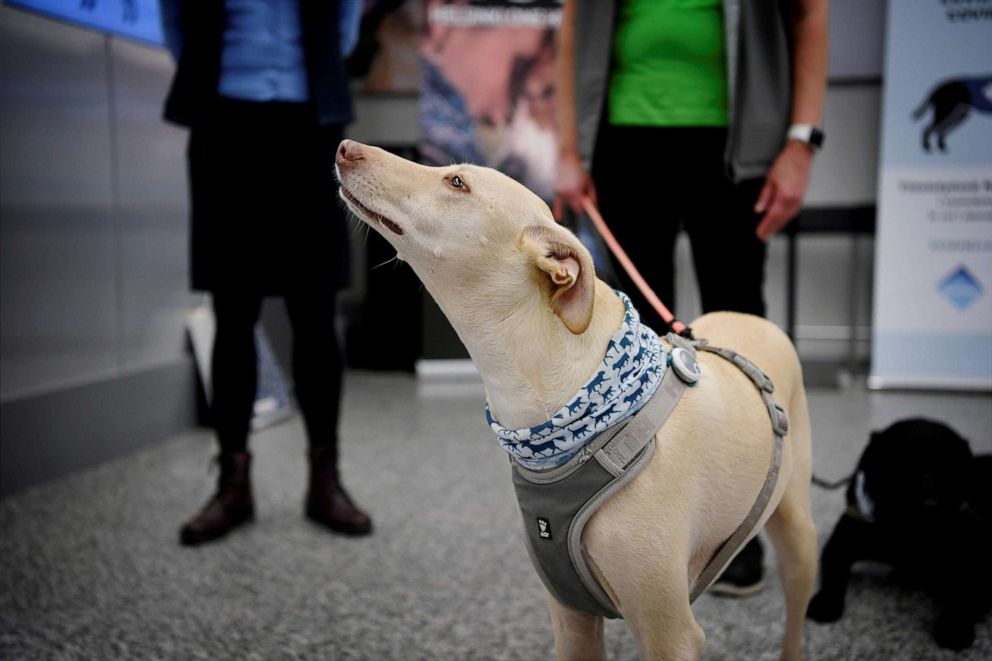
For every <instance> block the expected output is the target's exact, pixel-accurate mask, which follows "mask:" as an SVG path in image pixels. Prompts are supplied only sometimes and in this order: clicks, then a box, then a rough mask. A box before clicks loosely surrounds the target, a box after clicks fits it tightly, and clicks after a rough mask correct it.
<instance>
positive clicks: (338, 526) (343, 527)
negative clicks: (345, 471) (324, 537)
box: [306, 446, 372, 535]
mask: <svg viewBox="0 0 992 661" xmlns="http://www.w3.org/2000/svg"><path fill="white" fill-rule="evenodd" d="M309 455H310V486H309V488H308V489H307V505H306V514H307V518H308V519H310V520H311V521H315V522H316V523H319V524H321V525H324V526H327V527H328V528H330V529H331V530H334V531H336V532H341V533H345V534H348V535H367V534H369V533H370V532H372V519H370V518H369V515H368V514H366V513H365V512H363V511H362V510H360V509H358V507H357V506H356V505H355V503H353V502H352V501H351V498H350V497H349V496H348V494H347V493H346V492H345V490H344V487H342V486H341V481H340V479H339V478H338V468H337V450H336V448H334V447H332V446H329V447H315V448H310V453H309Z"/></svg>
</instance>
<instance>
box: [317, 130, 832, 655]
mask: <svg viewBox="0 0 992 661" xmlns="http://www.w3.org/2000/svg"><path fill="white" fill-rule="evenodd" d="M336 166H337V176H338V180H339V183H340V197H341V199H342V200H343V201H344V203H345V204H346V205H347V207H348V208H349V209H350V210H351V211H352V212H353V213H354V214H355V215H356V216H357V217H358V218H359V219H361V220H362V221H364V222H365V223H367V224H368V225H369V226H371V227H372V228H373V229H374V230H376V231H377V232H379V233H380V234H381V235H382V236H384V237H385V238H386V240H387V241H389V243H390V244H391V245H392V246H393V247H394V248H395V250H396V252H397V256H398V258H399V259H401V260H402V261H405V262H406V263H408V264H409V265H410V267H411V268H413V270H414V272H416V274H417V275H418V276H419V278H420V279H421V281H422V282H423V284H424V285H425V287H426V288H427V289H428V291H429V292H430V293H431V295H432V296H433V297H434V299H435V301H436V302H437V303H438V305H439V306H440V308H441V309H442V311H443V312H444V313H445V315H446V316H447V318H448V319H449V321H450V322H451V324H452V326H453V327H454V329H455V331H456V332H457V333H458V336H459V337H460V338H461V340H462V342H463V343H464V344H465V346H466V348H467V349H468V351H469V353H470V355H471V357H472V359H473V361H474V363H475V365H476V367H477V368H478V371H479V373H480V375H481V377H482V380H483V383H484V386H485V390H486V395H487V400H488V406H489V411H490V412H491V413H492V415H493V416H495V417H496V418H498V419H499V420H500V422H501V423H502V424H503V425H507V426H508V427H509V428H523V427H526V426H531V425H538V424H540V423H541V422H543V421H545V420H548V419H549V418H550V417H551V416H552V415H553V414H554V413H555V412H556V411H560V410H561V409H562V407H563V406H564V405H565V404H566V403H567V402H568V401H569V399H570V398H571V397H572V396H573V395H574V394H575V393H576V392H577V391H578V390H579V388H580V387H581V386H582V385H583V384H584V383H586V382H587V380H588V379H589V377H590V375H592V374H595V373H596V370H597V367H598V366H599V365H600V364H601V362H602V360H603V358H604V355H605V353H604V352H605V351H606V348H607V344H608V342H609V340H610V339H611V337H612V336H613V334H614V333H615V332H616V331H617V330H618V328H619V327H620V326H621V323H622V322H623V321H624V319H625V307H624V303H623V302H622V300H621V299H620V297H619V296H618V294H617V292H615V291H614V290H613V289H612V288H610V287H609V286H608V285H607V284H606V283H604V282H603V281H601V280H599V279H597V278H596V275H595V272H594V268H593V264H592V259H591V257H590V255H589V252H588V250H586V248H585V247H584V246H583V245H582V243H581V242H579V241H578V239H577V238H576V237H575V235H574V234H572V233H571V232H570V231H568V230H566V229H565V228H563V227H561V226H560V225H558V224H557V223H556V222H555V221H554V219H553V217H552V214H551V210H550V209H549V208H548V205H547V204H546V203H545V202H543V201H542V200H541V199H540V198H539V197H538V196H537V195H535V194H534V193H532V192H531V191H529V190H527V189H526V188H525V187H524V186H522V185H521V184H519V183H517V182H516V181H513V180H512V179H510V178H509V177H507V176H505V175H503V174H501V173H499V172H497V171H495V170H492V169H488V168H483V167H478V166H473V165H452V166H448V167H428V166H424V165H419V164H416V163H412V162H410V161H406V160H404V159H402V158H400V157H398V156H394V155H392V154H389V153H388V152H386V151H383V150H382V149H378V148H375V147H370V146H368V145H362V144H360V143H357V142H354V141H351V140H345V141H343V142H342V143H341V144H340V146H339V148H338V151H337V155H336ZM692 326H693V328H694V329H695V331H696V334H697V335H698V336H700V337H705V338H707V339H708V340H709V341H710V343H711V344H712V345H713V346H720V347H729V348H733V349H734V350H736V351H738V352H740V353H741V354H742V355H744V356H747V357H748V358H750V359H751V360H753V361H754V362H755V363H757V364H759V365H760V366H761V368H762V369H763V370H764V372H765V373H766V374H767V375H768V376H769V377H770V378H771V379H772V381H773V382H774V384H775V399H776V400H777V401H778V402H779V403H780V404H781V405H782V406H783V408H784V409H785V410H786V413H787V414H788V416H789V419H790V421H791V424H790V430H789V432H788V436H787V437H786V438H785V442H784V447H783V454H782V461H781V467H780V476H779V479H778V481H777V482H776V483H775V488H774V491H773V492H772V493H771V498H770V500H769V502H768V505H767V507H766V508H765V509H764V511H762V512H761V516H760V517H759V518H758V520H757V523H756V524H755V525H754V526H753V529H751V530H750V531H749V533H748V537H749V538H750V537H753V536H754V535H755V534H757V532H758V530H759V529H761V528H762V527H765V528H766V530H767V531H768V534H769V536H770V538H771V540H772V543H773V544H774V546H775V549H776V552H777V557H778V559H779V563H778V569H779V573H780V575H781V578H782V585H783V586H784V590H785V600H786V627H785V635H784V638H783V642H782V652H781V655H782V658H785V659H800V658H802V656H803V626H804V619H805V618H804V616H805V613H806V607H807V604H808V602H809V598H810V596H811V595H812V591H813V587H814V584H815V574H816V549H817V541H816V529H815V527H814V525H813V520H812V517H811V514H810V495H809V490H810V465H811V446H810V425H809V414H808V411H807V405H806V395H805V392H804V390H803V383H802V374H801V369H800V365H799V360H798V357H797V355H796V352H795V350H794V348H793V347H792V344H791V343H790V342H789V340H788V338H787V337H786V336H785V334H784V333H782V332H781V331H780V330H779V329H778V328H776V327H775V326H774V325H773V324H771V323H769V322H767V321H765V320H763V319H760V318H758V317H754V316H750V315H744V314H736V313H726V312H725V313H714V314H709V315H705V316H703V317H700V318H699V319H698V320H696V321H695V322H694V323H693V324H692ZM698 361H699V365H700V366H701V370H702V374H703V376H702V378H700V380H699V382H698V384H697V385H696V386H695V387H694V388H692V389H691V391H689V392H688V393H687V394H686V395H685V396H684V397H683V398H682V401H681V402H680V403H679V405H678V406H677V407H676V408H675V410H674V412H673V413H672V415H671V416H670V417H669V418H668V421H667V422H666V423H665V424H664V426H663V427H662V428H661V430H660V431H659V432H658V433H657V435H656V437H655V438H656V451H655V453H654V455H653V456H652V457H651V459H650V461H649V462H648V463H647V465H646V467H645V468H644V469H643V470H642V472H641V473H640V474H639V475H638V476H637V477H636V478H635V479H634V480H633V481H632V482H631V483H629V484H628V485H626V486H625V487H624V488H623V489H622V490H620V491H619V492H618V493H617V494H616V495H615V496H614V497H613V498H612V499H610V500H609V501H607V502H606V503H604V504H603V505H602V506H601V507H600V509H599V510H598V511H597V512H596V513H595V514H594V515H593V516H592V518H591V519H590V520H589V522H588V524H587V525H586V527H585V528H584V532H583V533H582V538H581V541H582V550H583V554H584V556H585V559H586V561H587V565H588V566H589V567H590V568H591V570H592V573H593V575H594V576H595V578H596V580H597V582H598V583H599V585H600V586H601V587H602V589H603V590H604V591H605V592H606V593H607V594H608V595H609V597H610V598H611V600H612V601H613V603H614V604H616V606H617V610H618V611H619V612H620V614H621V615H622V616H623V618H624V619H625V620H626V622H627V624H628V625H629V626H630V628H631V630H632V631H633V633H634V636H635V638H636V640H637V645H638V648H639V650H640V652H641V654H642V655H643V657H644V658H646V659H691V658H698V657H699V655H700V653H701V649H702V646H703V642H704V633H703V631H702V629H701V627H700V626H699V625H698V624H697V623H696V621H695V619H694V618H693V614H692V610H691V608H690V594H691V592H692V590H693V589H694V588H695V587H696V586H695V583H696V581H697V579H698V577H699V576H700V573H701V571H702V568H703V567H704V566H705V565H706V564H707V561H708V560H709V559H710V558H711V557H713V555H714V552H715V551H716V550H717V548H718V547H719V546H720V545H721V544H722V543H723V542H724V541H725V540H727V539H728V537H730V536H731V534H732V533H733V532H734V530H735V528H737V527H738V526H739V525H740V524H741V522H742V521H744V520H745V517H746V516H747V514H748V509H749V507H750V506H751V504H752V503H754V502H755V500H756V496H757V494H758V493H759V492H760V491H761V489H762V486H763V483H764V481H765V478H766V474H767V473H768V466H769V457H770V456H771V452H772V447H771V446H772V442H771V439H772V426H771V423H770V421H769V414H768V410H767V409H766V407H765V404H764V403H763V401H762V398H761V396H760V395H759V392H758V390H757V388H755V386H754V383H753V382H752V381H751V380H750V379H749V378H748V377H747V376H745V375H744V374H743V373H742V372H741V371H740V370H739V369H738V368H737V367H735V366H734V365H733V364H731V363H729V362H728V361H726V360H724V359H723V358H720V357H718V356H715V355H713V354H709V353H704V352H700V355H699V357H698ZM766 524H767V526H766ZM728 562H729V559H728ZM548 608H549V611H550V615H551V623H552V628H553V632H554V638H555V649H556V653H557V655H558V657H559V658H562V659H578V658H582V659H589V658H602V657H603V656H604V653H605V652H604V644H603V618H602V617H601V616H596V615H591V614H588V613H584V612H579V611H577V610H573V609H571V608H569V607H567V606H565V605H563V604H562V603H559V602H558V601H557V600H556V599H555V598H553V597H552V596H551V595H550V594H549V595H548Z"/></svg>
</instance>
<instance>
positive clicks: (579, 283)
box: [518, 225, 596, 335]
mask: <svg viewBox="0 0 992 661" xmlns="http://www.w3.org/2000/svg"><path fill="white" fill-rule="evenodd" d="M518 243H519V246H520V248H521V250H523V251H524V252H525V253H526V254H527V255H529V256H530V257H531V258H532V259H533V260H534V264H535V265H536V266H537V268H538V269H540V270H541V271H543V273H544V275H545V276H546V280H545V282H547V283H548V285H549V292H550V297H551V309H552V310H554V313H555V314H556V315H558V317H559V318H560V319H561V320H562V323H564V324H565V327H566V328H568V330H569V331H571V332H572V333H574V334H575V335H580V334H582V333H584V332H585V331H586V329H587V328H588V327H589V322H591V321H592V305H593V299H594V298H595V297H594V290H595V282H596V273H595V269H594V267H593V264H592V257H591V256H590V255H589V251H588V250H586V248H585V246H583V245H582V243H581V242H580V241H579V240H578V239H577V238H576V237H575V235H574V234H572V233H571V232H569V231H568V230H566V229H565V228H563V227H558V226H556V225H555V226H552V225H530V226H528V227H525V228H524V230H523V232H521V234H520V239H519V241H518Z"/></svg>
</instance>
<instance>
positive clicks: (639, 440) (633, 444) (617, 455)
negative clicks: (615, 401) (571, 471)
mask: <svg viewBox="0 0 992 661" xmlns="http://www.w3.org/2000/svg"><path fill="white" fill-rule="evenodd" d="M685 389H686V383H685V382H684V381H683V380H682V379H680V378H679V377H678V375H677V374H676V372H675V370H671V369H670V370H666V371H665V375H664V376H663V377H662V378H661V383H660V384H659V385H658V390H657V392H655V394H654V396H653V397H652V398H651V399H650V401H648V402H647V403H646V404H645V405H644V407H643V408H642V409H641V410H640V411H638V412H637V415H635V416H634V417H633V419H632V420H631V421H630V422H629V423H628V424H627V425H626V426H625V427H624V428H623V430H622V431H620V432H619V433H618V434H617V435H616V436H614V437H613V438H612V439H611V440H610V441H609V442H608V443H607V444H606V445H604V446H603V447H602V448H600V450H599V451H597V452H596V454H595V455H594V456H595V457H596V461H598V462H599V464H600V465H601V466H602V467H603V468H605V469H606V470H607V471H609V472H610V473H611V474H612V475H613V476H614V477H619V476H620V474H621V473H623V472H624V471H625V470H626V469H627V466H628V465H629V464H630V462H631V461H633V460H634V457H636V456H637V455H638V454H640V453H641V450H643V449H644V446H646V445H647V444H648V441H650V440H652V439H653V438H654V435H655V434H657V433H658V430H659V429H661V426H662V425H663V424H665V420H667V419H668V416H670V415H671V414H672V411H674V410H675V405H676V404H678V403H679V400H680V399H682V395H683V393H685Z"/></svg>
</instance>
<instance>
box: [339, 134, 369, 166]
mask: <svg viewBox="0 0 992 661" xmlns="http://www.w3.org/2000/svg"><path fill="white" fill-rule="evenodd" d="M363 158H365V157H364V156H363V155H362V145H361V143H359V142H355V141H354V140H342V141H341V144H340V145H338V156H337V161H338V165H353V164H354V163H355V161H360V160H362V159H363Z"/></svg>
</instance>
